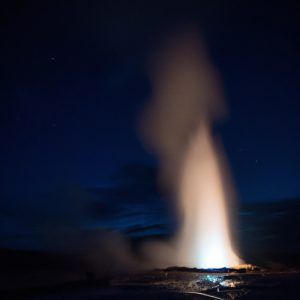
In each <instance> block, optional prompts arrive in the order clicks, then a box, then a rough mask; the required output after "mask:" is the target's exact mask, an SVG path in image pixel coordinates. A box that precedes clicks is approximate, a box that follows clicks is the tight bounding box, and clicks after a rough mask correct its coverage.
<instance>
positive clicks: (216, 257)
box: [177, 124, 240, 268]
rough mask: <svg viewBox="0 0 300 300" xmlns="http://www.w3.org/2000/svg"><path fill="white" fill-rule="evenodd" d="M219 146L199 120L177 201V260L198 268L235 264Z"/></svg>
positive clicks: (237, 262) (187, 154)
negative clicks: (179, 218) (179, 215)
mask: <svg viewBox="0 0 300 300" xmlns="http://www.w3.org/2000/svg"><path fill="white" fill-rule="evenodd" d="M222 173H223V172H222V170H221V165H220V162H219V156H218V148H217V147H216V145H215V143H214V141H213V138H212V134H211V132H210V129H209V126H208V124H202V125H201V127H200V129H198V130H197V132H196V133H195V134H194V136H193V137H192V140H191V142H190V144H189V146H188V149H187V152H186V155H185V158H184V162H183V170H182V175H181V180H180V182H181V186H180V195H179V201H180V205H181V211H182V215H183V216H182V218H183V221H182V222H183V224H182V228H181V230H180V232H179V236H178V242H177V243H178V246H177V247H178V250H177V251H178V262H179V263H180V264H181V265H184V266H188V267H198V268H222V267H234V266H237V265H238V264H239V263H240V262H239V259H238V258H237V256H236V255H235V253H234V251H233V249H232V243H231V239H230V231H229V228H230V226H229V221H228V214H227V210H228V208H227V207H226V191H225V186H224V181H223V179H222Z"/></svg>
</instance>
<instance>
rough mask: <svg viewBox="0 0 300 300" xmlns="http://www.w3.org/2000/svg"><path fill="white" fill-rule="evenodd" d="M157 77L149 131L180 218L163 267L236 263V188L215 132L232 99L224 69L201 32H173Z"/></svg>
mask: <svg viewBox="0 0 300 300" xmlns="http://www.w3.org/2000/svg"><path fill="white" fill-rule="evenodd" d="M152 77H153V87H154V94H153V98H152V101H151V102H150V104H149V106H148V108H147V109H146V113H145V116H144V118H143V122H144V123H143V125H144V126H143V130H144V132H143V133H144V137H145V138H146V142H147V143H148V144H149V145H150V146H151V147H152V149H153V150H154V151H155V152H157V153H158V154H159V157H160V162H161V180H162V183H163V185H164V187H167V188H168V189H169V190H171V191H172V193H173V196H174V197H175V198H176V199H177V209H178V216H179V217H180V222H179V223H180V226H179V229H178V232H177V234H176V236H175V237H174V239H173V240H172V242H170V245H164V246H163V245H160V250H161V251H159V255H160V258H161V262H160V263H158V265H159V266H161V267H166V266H171V265H177V266H186V267H197V268H222V267H235V266H237V265H239V264H240V261H239V259H238V257H237V255H236V254H235V252H234V250H233V243H232V234H231V232H230V228H231V226H230V222H229V215H228V213H229V212H230V209H232V208H233V207H234V206H233V205H232V201H233V199H232V197H233V194H234V193H232V191H233V189H232V187H231V186H229V185H230V184H229V183H230V180H229V173H228V170H227V169H226V168H225V165H226V163H225V161H224V159H223V155H222V151H221V147H218V146H217V145H218V144H217V142H216V140H215V137H214V135H213V133H212V124H213V122H214V121H215V120H216V119H220V118H221V117H222V116H223V115H224V111H225V108H224V106H225V105H224V102H223V97H222V93H221V88H220V82H219V79H218V76H217V72H216V70H215V69H214V68H213V66H212V65H211V63H210V62H209V58H208V56H207V53H206V52H205V50H204V47H203V45H202V44H201V43H200V41H199V37H198V36H197V34H196V33H195V32H189V33H183V34H179V35H178V36H177V37H173V38H171V39H170V40H169V42H168V43H167V46H166V47H164V48H162V49H161V50H160V52H159V54H158V56H156V57H155V62H154V64H152ZM229 192H231V193H229ZM232 215H233V214H232ZM152 252H158V251H152ZM162 257H163V258H162Z"/></svg>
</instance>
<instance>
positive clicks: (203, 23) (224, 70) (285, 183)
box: [0, 1, 300, 232]
mask: <svg viewBox="0 0 300 300" xmlns="http://www.w3.org/2000/svg"><path fill="white" fill-rule="evenodd" d="M140 2H141V3H138V1H137V3H138V4H137V3H136V4H134V3H133V2H131V3H130V4H128V3H127V1H119V2H118V1H117V2H116V1H101V3H100V1H70V2H68V1H12V2H10V4H7V5H6V6H3V9H2V13H1V14H2V18H1V20H2V21H1V49H0V55H1V69H0V76H1V81H0V97H1V104H0V134H1V148H0V166H1V195H0V197H1V198H2V201H1V202H2V203H1V205H2V214H3V215H4V219H5V221H3V224H4V225H5V226H6V227H8V228H10V229H11V231H12V232H19V231H20V228H22V230H25V229H24V228H26V226H25V225H24V222H25V221H24V220H23V221H24V222H23V221H20V218H19V217H16V216H18V211H22V210H23V209H24V208H27V209H28V211H26V209H25V212H26V213H25V215H26V216H27V217H28V218H31V216H32V215H33V214H35V212H34V210H32V209H31V208H32V207H35V208H36V207H39V206H41V207H42V208H43V209H44V211H45V214H47V215H49V214H51V213H49V211H51V210H52V207H58V206H59V205H58V203H59V201H60V200H57V199H62V198H63V197H65V196H62V195H65V193H66V192H65V191H68V192H67V194H68V193H69V191H70V190H71V191H72V193H73V192H74V190H76V189H77V188H78V189H80V193H81V192H82V191H84V193H87V194H88V195H84V197H82V198H85V197H87V198H89V197H92V198H93V197H96V199H98V198H97V197H100V198H101V199H100V203H101V205H100V204H99V203H98V204H97V205H100V208H99V210H101V211H102V212H106V211H108V213H107V214H106V213H103V214H102V218H104V216H106V215H108V216H110V213H112V215H113V212H114V211H113V209H112V208H113V206H112V205H106V204H107V203H110V204H111V203H112V201H115V202H116V210H118V208H117V207H119V204H120V203H122V205H121V207H122V208H123V211H124V209H125V210H127V211H128V210H130V209H131V210H133V211H134V214H135V217H136V218H142V221H141V220H140V219H138V220H137V219H134V218H133V219H132V218H131V219H130V218H127V219H126V220H127V221H126V220H125V221H123V222H124V223H126V222H127V224H133V225H134V226H136V225H137V224H141V223H142V224H144V225H152V224H154V223H155V224H158V225H160V224H167V223H168V217H166V213H165V210H166V209H167V208H166V207H164V205H163V204H160V200H157V199H159V197H160V196H159V193H158V192H157V191H156V187H153V186H152V187H151V188H149V190H148V192H149V193H148V194H145V193H143V192H142V188H141V187H143V188H144V187H145V186H147V184H148V183H147V182H151V184H152V182H155V174H156V170H155V169H156V158H155V157H154V156H152V155H151V154H150V153H148V152H147V151H146V150H145V149H144V147H143V145H142V143H141V142H140V140H139V137H138V135H137V120H138V116H139V112H140V111H141V109H142V108H143V106H144V104H145V103H146V101H147V100H148V99H149V97H150V95H151V84H150V81H149V78H148V74H147V69H146V61H147V57H149V54H150V53H151V51H152V50H153V49H155V47H156V45H158V44H159V41H160V39H161V37H162V36H164V35H165V34H166V33H167V32H168V31H172V30H174V29H176V28H178V27H180V24H186V23H190V22H192V23H193V24H196V26H198V27H199V29H200V30H201V31H202V32H203V34H204V36H205V39H206V42H207V44H208V48H209V50H210V53H211V56H212V58H213V61H214V63H215V65H216V67H217V68H218V70H219V71H220V73H221V76H222V80H223V83H224V90H225V94H226V98H227V102H228V106H229V109H230V116H229V118H228V119H227V120H226V121H225V122H224V123H222V124H219V125H218V127H217V128H216V131H218V132H220V133H221V135H222V139H223V142H224V144H225V149H226V152H227V155H228V158H229V161H230V164H231V166H232V171H233V175H234V178H235V181H236V186H237V190H238V193H239V197H240V199H241V201H265V200H277V199H285V198H294V197H299V195H300V184H299V182H300V156H299V153H300V138H299V128H300V118H299V114H300V102H299V94H300V93H299V90H300V86H299V62H300V59H299V53H300V49H299V43H298V40H299V20H298V11H299V5H298V4H293V2H291V1H281V2H276V1H272V2H268V3H262V1H249V2H248V1H184V2H181V1H162V2H163V3H159V4H158V3H157V2H155V1H150V2H148V1H145V2H144V1H140ZM160 2H161V1H160ZM124 170H125V171H124ZM128 170H129V171H128ZM140 172H141V174H143V176H141V174H140ZM118 174H119V175H118ZM120 174H122V176H120ZM118 176H119V177H118ZM149 176H150V177H149ZM120 178H121V179H120ZM132 178H134V179H132ZM143 179H144V181H143ZM139 180H140V181H139ZM128 182H129V183H130V182H134V184H133V186H132V185H130V184H128ZM74 186H76V188H74ZM79 187H80V188H79ZM124 189H125V191H124ZM95 190H97V192H95ZM130 190H134V191H131V192H130ZM58 191H60V192H58ZM61 191H63V192H61ZM76 191H77V190H76ZM91 191H92V192H91ZM120 191H121V192H120ZM153 191H155V192H153ZM151 193H154V194H153V195H152V196H151ZM75 194H76V193H75ZM99 194H100V195H101V196H99ZM115 194H117V196H116V195H115ZM49 195H52V196H49ZM53 195H56V196H53ZM80 195H81V194H80ZM91 195H92V196H91ZM149 195H150V196H149ZM80 197H81V196H80ZM80 197H79V198H80ZM141 197H143V198H144V199H146V198H147V199H148V198H149V199H150V198H151V197H152V198H155V199H156V200H155V201H156V202H155V203H156V206H155V205H152V202H151V200H150V201H148V200H147V201H148V202H147V201H144V200H143V201H140V202H139V201H138V200H137V199H136V198H139V199H140V198H141ZM54 198H55V199H56V200H55V201H56V202H55V201H54V200H53V199H54ZM123 198H124V199H125V200H124V199H123ZM152 198H151V199H152ZM41 199H43V200H41ZM93 199H94V198H93ZM120 199H121V200H120ZM122 199H123V200H122ZM97 201H98V202H99V200H95V201H92V200H91V202H93V203H94V202H97ZM122 201H123V202H122ZM87 202H88V201H87ZM150 202H151V203H150ZM88 203H89V202H88ZM126 205H127V206H126ZM160 205H161V206H163V207H162V208H161V209H162V210H161V211H162V213H160V212H157V210H159V208H160ZM149 206H150V208H149ZM12 207H14V209H13V208H12ZM50 208H51V209H50ZM105 209H107V210H105ZM151 209H152V210H153V212H156V215H155V213H154V214H153V216H154V217H153V220H152V221H151V222H149V221H148V219H149V218H150V219H151V217H149V215H151V213H149V211H152V210H151ZM53 210H54V211H55V208H54V209H53ZM58 210H59V209H58ZM61 210H62V211H66V210H68V206H66V207H65V208H64V207H63V208H62V209H61ZM111 210H112V211H111ZM12 211H15V213H13V212H12ZM38 211H39V210H38ZM145 211H147V213H148V217H147V218H146V217H143V212H145ZM16 212H17V213H16ZM115 213H117V212H115ZM11 215H13V216H14V218H15V219H17V220H18V222H19V223H20V224H19V223H18V222H17V223H18V224H19V225H16V222H15V223H14V222H13V221H11V220H10V217H9V216H11ZM75 215H76V216H77V214H75ZM143 218H144V219H143ZM157 218H158V219H159V220H157ZM24 219H26V217H24ZM71 219H72V218H71ZM104 219H105V218H104ZM2 220H3V219H2ZM101 220H102V219H101ZM132 220H135V221H132ZM5 222H7V223H5ZM22 222H23V223H22ZM93 222H94V223H93ZM93 222H88V224H97V218H95V221H93ZM105 222H106V223H105ZM105 222H104V223H105V224H108V225H107V226H115V227H118V228H119V227H122V226H123V225H124V224H123V225H122V224H121V225H120V224H118V222H117V221H115V222H113V221H111V219H109V218H107V220H106V221H105ZM21 223H22V224H21ZM25 223H26V222H25ZM111 223H113V225H112V224H111ZM6 224H9V225H6ZM101 224H103V222H102V223H101ZM123 227H124V226H123ZM152 229H153V228H152ZM152 229H151V230H152ZM159 229H161V228H159ZM28 230H29V232H30V230H31V229H28ZM4 231H5V230H3V232H4ZM154 231H155V230H154Z"/></svg>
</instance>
